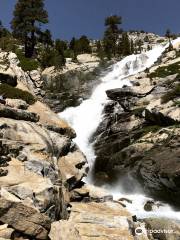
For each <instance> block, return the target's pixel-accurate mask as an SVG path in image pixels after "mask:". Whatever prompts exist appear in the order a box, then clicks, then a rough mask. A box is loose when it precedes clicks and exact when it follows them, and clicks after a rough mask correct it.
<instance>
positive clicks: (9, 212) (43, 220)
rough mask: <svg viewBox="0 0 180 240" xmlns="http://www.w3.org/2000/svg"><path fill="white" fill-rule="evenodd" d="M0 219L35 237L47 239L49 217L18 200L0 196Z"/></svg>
mask: <svg viewBox="0 0 180 240" xmlns="http://www.w3.org/2000/svg"><path fill="white" fill-rule="evenodd" d="M0 221H1V222H3V223H5V224H8V225H10V226H12V227H13V228H14V229H15V230H17V231H20V232H21V233H23V234H26V235H28V236H30V237H33V238H36V239H47V236H48V232H49V230H50V226H51V225H50V219H49V218H48V217H47V216H45V215H44V214H40V213H39V212H38V211H37V210H35V209H34V208H31V207H28V206H25V205H24V204H22V203H20V202H12V201H9V200H7V199H5V198H2V197H1V198H0Z"/></svg>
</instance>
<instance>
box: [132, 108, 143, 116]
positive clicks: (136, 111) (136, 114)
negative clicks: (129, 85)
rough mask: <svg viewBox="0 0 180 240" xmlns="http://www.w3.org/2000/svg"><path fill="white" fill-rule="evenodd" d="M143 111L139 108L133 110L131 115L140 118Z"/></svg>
mask: <svg viewBox="0 0 180 240" xmlns="http://www.w3.org/2000/svg"><path fill="white" fill-rule="evenodd" d="M144 110H145V107H140V108H135V109H133V111H132V112H133V114H134V115H135V116H136V117H140V118H141V117H142V113H143V111H144Z"/></svg>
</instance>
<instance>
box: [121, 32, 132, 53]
mask: <svg viewBox="0 0 180 240" xmlns="http://www.w3.org/2000/svg"><path fill="white" fill-rule="evenodd" d="M122 54H123V56H128V55H130V54H131V43H130V41H129V37H128V34H127V32H124V33H123V34H122Z"/></svg>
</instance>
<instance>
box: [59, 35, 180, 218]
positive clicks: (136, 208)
mask: <svg viewBox="0 0 180 240" xmlns="http://www.w3.org/2000/svg"><path fill="white" fill-rule="evenodd" d="M179 42H180V38H178V39H176V40H174V41H173V44H176V43H179ZM167 47H168V44H167V45H166V46H161V45H159V46H156V47H154V48H153V49H152V50H150V51H148V52H144V53H142V54H138V55H130V56H127V57H125V58H124V59H123V60H121V61H120V62H118V63H116V64H114V66H113V68H112V70H111V71H110V72H109V73H108V74H107V75H106V76H104V77H102V78H101V79H100V80H101V82H100V84H99V85H98V86H97V87H96V88H95V89H94V91H93V93H92V95H91V97H90V98H89V99H87V100H84V101H83V102H82V103H81V104H80V105H79V106H77V107H70V108H67V109H65V110H64V111H63V112H61V113H59V116H60V117H61V118H63V119H65V120H66V121H67V122H68V123H69V125H70V126H71V127H72V128H73V129H74V130H75V131H76V134H77V137H76V138H75V139H74V142H75V143H76V144H77V145H78V146H79V148H80V149H81V151H82V152H83V153H84V154H85V155H86V157H87V160H88V163H89V166H90V169H92V168H93V164H94V161H95V157H96V156H95V153H94V149H93V143H90V142H89V140H90V138H91V136H92V135H93V134H94V133H95V131H96V129H97V127H98V126H99V124H100V123H101V121H102V120H103V109H104V106H105V105H106V103H107V102H108V101H109V100H108V98H107V95H106V90H108V89H115V88H121V87H123V85H126V86H130V85H131V83H130V81H129V80H128V77H129V76H131V75H135V74H137V73H139V72H142V71H144V70H145V69H147V68H150V67H151V66H152V65H153V64H154V63H155V62H156V61H157V60H158V58H159V57H160V56H161V55H162V53H163V52H164V51H165V49H166V48H167ZM86 181H88V183H92V178H91V171H90V174H89V176H88V178H87V180H86ZM109 192H110V193H111V194H113V196H114V198H115V199H118V198H120V197H127V198H128V199H131V200H133V203H132V204H128V205H127V208H128V209H129V211H131V212H132V213H133V214H136V215H137V216H139V217H146V216H147V215H148V216H150V215H153V216H154V215H155V216H157V215H158V216H161V215H163V216H166V215H167V216H166V217H173V218H174V216H175V215H176V219H177V218H178V219H179V220H180V214H179V213H176V212H175V213H174V212H173V210H172V209H171V207H170V206H168V205H164V206H163V207H162V208H159V209H157V211H155V212H152V213H147V212H145V211H144V209H143V206H144V203H145V202H147V200H149V198H147V197H146V196H144V194H140V193H139V194H132V195H125V194H124V193H122V192H121V191H120V189H119V187H117V188H116V187H115V188H113V189H109ZM174 214H175V215H174Z"/></svg>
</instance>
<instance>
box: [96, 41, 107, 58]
mask: <svg viewBox="0 0 180 240" xmlns="http://www.w3.org/2000/svg"><path fill="white" fill-rule="evenodd" d="M96 53H97V56H98V57H99V58H100V59H101V60H103V59H104V57H105V53H104V49H103V46H102V44H101V41H97V42H96Z"/></svg>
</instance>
